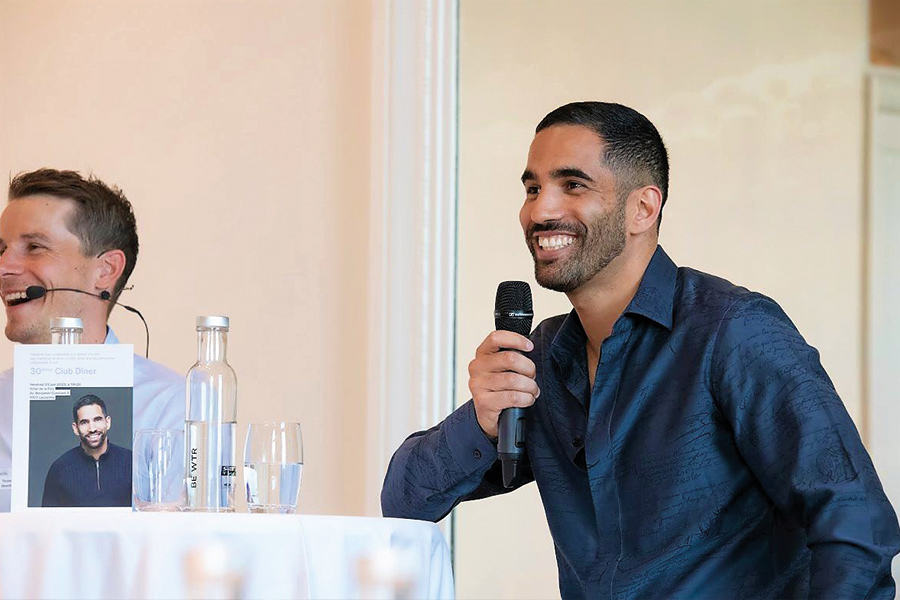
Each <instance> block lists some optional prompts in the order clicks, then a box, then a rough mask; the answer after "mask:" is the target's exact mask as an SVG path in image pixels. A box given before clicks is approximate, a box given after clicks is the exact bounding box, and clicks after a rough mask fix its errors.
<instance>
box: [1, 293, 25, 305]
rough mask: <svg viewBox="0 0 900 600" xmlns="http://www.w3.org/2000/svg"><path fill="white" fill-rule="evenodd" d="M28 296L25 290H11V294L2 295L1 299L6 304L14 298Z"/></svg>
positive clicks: (18, 298)
mask: <svg viewBox="0 0 900 600" xmlns="http://www.w3.org/2000/svg"><path fill="white" fill-rule="evenodd" d="M27 297H28V296H26V295H25V292H13V293H12V294H7V295H5V296H3V301H4V302H5V303H7V304H9V303H10V302H13V301H15V300H24V299H25V298H27Z"/></svg>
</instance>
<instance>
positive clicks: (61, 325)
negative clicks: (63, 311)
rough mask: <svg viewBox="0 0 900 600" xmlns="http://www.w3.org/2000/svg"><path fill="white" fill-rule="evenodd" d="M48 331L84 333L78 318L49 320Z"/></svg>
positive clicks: (82, 324)
mask: <svg viewBox="0 0 900 600" xmlns="http://www.w3.org/2000/svg"><path fill="white" fill-rule="evenodd" d="M50 329H79V330H81V331H84V323H82V322H81V319H79V318H78V317H54V318H53V319H50Z"/></svg>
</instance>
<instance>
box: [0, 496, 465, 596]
mask: <svg viewBox="0 0 900 600" xmlns="http://www.w3.org/2000/svg"><path fill="white" fill-rule="evenodd" d="M453 594H454V592H453V575H452V570H451V564H450V551H449V548H448V547H447V542H446V540H445V539H444V536H443V535H442V534H441V532H440V530H439V529H438V528H437V526H436V525H434V524H432V523H425V522H421V521H407V520H404V519H375V518H364V517H330V516H329V517H326V516H307V515H302V516H289V515H251V514H218V515H217V514H160V513H134V514H132V513H128V512H104V511H98V510H94V511H91V510H54V511H40V512H38V511H34V512H27V513H19V514H4V515H0V598H4V599H6V598H110V599H112V598H215V597H231V598H300V599H305V598H313V599H315V598H361V597H387V598H390V597H403V598H453Z"/></svg>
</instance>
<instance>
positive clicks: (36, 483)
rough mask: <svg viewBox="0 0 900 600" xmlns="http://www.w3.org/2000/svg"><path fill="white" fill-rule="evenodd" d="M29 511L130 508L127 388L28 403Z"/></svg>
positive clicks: (77, 391)
mask: <svg viewBox="0 0 900 600" xmlns="http://www.w3.org/2000/svg"><path fill="white" fill-rule="evenodd" d="M29 412H30V415H29V444H28V445H29V453H28V507H98V506H105V507H113V506H115V507H130V506H131V473H132V388H130V387H71V388H65V387H57V388H56V397H55V399H53V400H50V399H46V400H32V401H31V402H29Z"/></svg>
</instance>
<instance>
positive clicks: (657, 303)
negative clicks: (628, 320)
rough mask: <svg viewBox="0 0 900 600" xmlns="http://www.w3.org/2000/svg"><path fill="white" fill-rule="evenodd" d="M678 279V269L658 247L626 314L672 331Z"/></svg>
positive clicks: (660, 247)
mask: <svg viewBox="0 0 900 600" xmlns="http://www.w3.org/2000/svg"><path fill="white" fill-rule="evenodd" d="M677 277H678V267H676V266H675V263H674V262H672V259H671V258H669V255H668V254H666V251H665V250H663V249H662V246H657V247H656V252H654V253H653V258H651V259H650V264H648V265H647V269H646V270H645V271H644V277H643V278H642V279H641V285H640V286H639V287H638V291H637V293H636V294H635V295H634V298H632V299H631V302H629V303H628V306H627V307H626V308H625V313H624V314H626V315H627V314H635V315H641V316H644V317H647V318H648V319H650V320H652V321H655V322H657V323H659V324H660V325H662V326H663V327H665V328H666V329H668V330H669V331H671V330H672V313H673V311H674V307H675V282H676V279H677Z"/></svg>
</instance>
